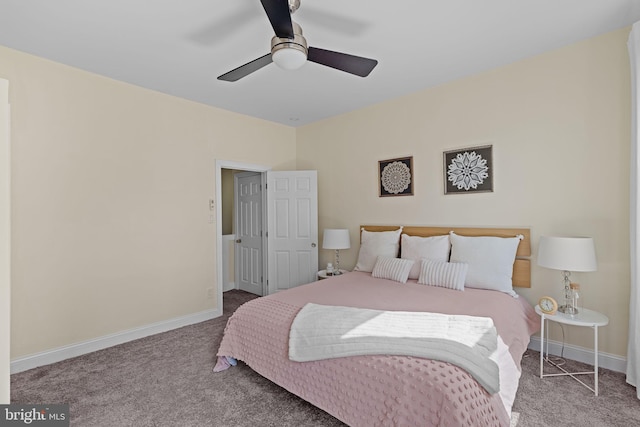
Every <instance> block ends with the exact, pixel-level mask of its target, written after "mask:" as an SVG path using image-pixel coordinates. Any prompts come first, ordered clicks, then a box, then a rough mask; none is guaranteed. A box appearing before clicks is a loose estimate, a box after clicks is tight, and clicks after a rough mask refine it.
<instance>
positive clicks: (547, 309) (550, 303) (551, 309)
mask: <svg viewBox="0 0 640 427" xmlns="http://www.w3.org/2000/svg"><path fill="white" fill-rule="evenodd" d="M538 305H539V306H540V311H542V312H543V313H544V314H556V311H558V303H557V302H556V300H554V299H553V298H551V297H542V298H540V300H539V301H538Z"/></svg>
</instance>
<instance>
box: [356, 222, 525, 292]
mask: <svg viewBox="0 0 640 427" xmlns="http://www.w3.org/2000/svg"><path fill="white" fill-rule="evenodd" d="M399 227H400V226H399V225H362V226H361V227H360V229H361V230H362V229H365V230H367V231H393V230H397V229H398V228H399ZM450 231H453V232H455V233H456V234H458V235H460V236H469V237H480V236H493V237H514V236H517V235H518V234H522V235H523V236H524V239H523V240H521V241H520V244H519V245H518V251H517V252H516V261H515V263H514V264H513V278H512V281H513V286H514V287H517V288H530V287H531V260H530V259H529V258H530V257H531V230H530V229H529V228H480V227H422V226H403V228H402V233H404V234H408V235H409V236H420V237H432V236H443V235H447V234H449V232H450ZM401 250H402V249H401Z"/></svg>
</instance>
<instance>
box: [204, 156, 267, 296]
mask: <svg viewBox="0 0 640 427" xmlns="http://www.w3.org/2000/svg"><path fill="white" fill-rule="evenodd" d="M269 169H270V168H269V167H267V166H263V165H255V164H250V163H240V162H234V161H227V160H216V197H215V206H216V209H215V211H216V267H217V268H216V277H217V283H218V286H217V301H218V302H219V303H220V305H222V293H223V290H224V289H223V285H222V284H223V283H224V275H225V272H226V271H227V269H228V266H226V265H225V263H224V260H223V252H224V251H225V250H227V249H228V248H225V246H224V245H229V244H231V245H233V246H234V248H233V249H230V250H229V251H230V252H231V253H233V254H234V261H233V265H234V266H235V263H236V259H235V255H236V253H237V252H236V250H235V246H237V244H236V243H235V240H237V237H236V238H235V239H234V241H232V242H229V241H227V240H226V239H224V238H223V236H224V235H225V234H226V235H229V233H233V234H234V235H235V236H237V231H238V230H235V229H234V227H235V225H232V224H233V223H234V222H235V219H234V217H235V215H236V212H235V211H236V207H235V205H236V202H235V199H236V197H235V194H234V193H235V189H234V187H235V185H234V183H233V181H235V177H234V178H233V181H232V183H231V184H227V185H225V186H224V187H223V175H226V176H227V178H226V181H227V182H229V181H230V179H229V178H228V177H229V176H231V175H233V176H235V175H236V174H238V173H241V174H245V173H247V174H249V175H258V176H259V177H260V180H261V181H264V180H265V179H266V178H265V176H266V172H267V171H268V170H269ZM230 171H231V173H229V172H230ZM223 209H224V210H225V219H224V221H223ZM260 210H261V212H260V215H261V216H262V218H265V215H266V213H265V204H264V203H262V205H261V207H260ZM229 228H231V230H229ZM223 233H225V234H223ZM262 240H264V238H263V239H262ZM264 246H265V245H264V241H263V242H262V247H264ZM261 252H262V253H261V255H260V257H261V263H262V265H263V266H264V265H265V262H266V254H265V252H266V251H264V250H262V251H261ZM254 256H255V254H254ZM233 269H234V270H235V267H233ZM237 280H238V278H237V277H236V275H235V274H234V281H237ZM236 287H237V286H236ZM249 292H252V291H249ZM263 293H264V291H263Z"/></svg>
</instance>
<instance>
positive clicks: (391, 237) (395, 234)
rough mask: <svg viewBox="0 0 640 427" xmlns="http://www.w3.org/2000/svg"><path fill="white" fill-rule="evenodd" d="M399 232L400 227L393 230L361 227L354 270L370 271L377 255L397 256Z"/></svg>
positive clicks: (400, 230)
mask: <svg viewBox="0 0 640 427" xmlns="http://www.w3.org/2000/svg"><path fill="white" fill-rule="evenodd" d="M400 233H402V227H400V228H399V229H397V230H393V231H367V230H365V229H364V228H363V229H362V235H361V237H360V252H359V253H358V262H357V263H356V266H355V268H354V270H355V271H366V272H368V273H371V271H372V270H373V267H374V265H375V264H376V260H377V259H378V257H379V256H381V257H388V258H395V257H397V256H398V249H399V248H400Z"/></svg>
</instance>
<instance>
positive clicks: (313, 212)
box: [267, 171, 318, 293]
mask: <svg viewBox="0 0 640 427" xmlns="http://www.w3.org/2000/svg"><path fill="white" fill-rule="evenodd" d="M317 184H318V177H317V173H316V171H286V172H271V171H270V172H267V204H268V209H267V217H268V230H269V232H268V236H267V242H268V243H267V245H268V260H269V261H268V263H269V265H268V277H269V279H268V282H267V283H268V291H269V293H274V292H278V291H281V290H285V289H290V288H293V287H295V286H299V285H302V284H305V283H310V282H313V281H315V280H316V274H317V272H318V191H317Z"/></svg>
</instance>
